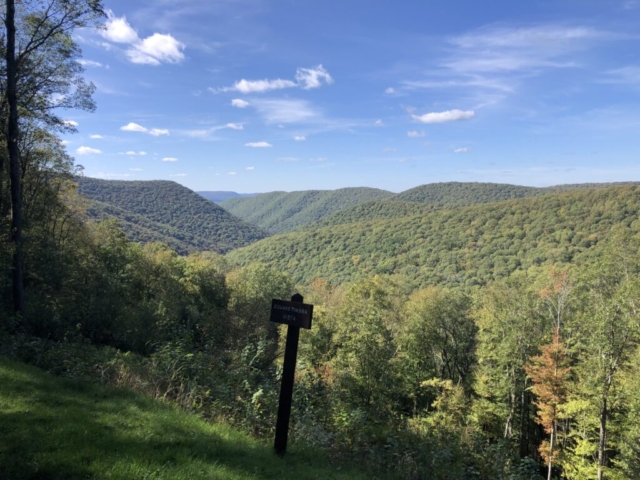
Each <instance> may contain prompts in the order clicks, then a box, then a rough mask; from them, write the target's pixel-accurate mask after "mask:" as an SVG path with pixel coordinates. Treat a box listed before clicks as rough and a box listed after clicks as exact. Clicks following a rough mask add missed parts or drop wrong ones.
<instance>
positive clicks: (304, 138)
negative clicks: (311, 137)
mask: <svg viewBox="0 0 640 480" xmlns="http://www.w3.org/2000/svg"><path fill="white" fill-rule="evenodd" d="M293 139H294V140H295V141H296V142H304V141H305V140H306V139H307V137H305V136H304V135H296V136H295V137H293Z"/></svg>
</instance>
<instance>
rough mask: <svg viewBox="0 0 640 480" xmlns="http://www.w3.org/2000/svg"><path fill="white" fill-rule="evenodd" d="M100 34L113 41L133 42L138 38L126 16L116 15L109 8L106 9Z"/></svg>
mask: <svg viewBox="0 0 640 480" xmlns="http://www.w3.org/2000/svg"><path fill="white" fill-rule="evenodd" d="M104 27H105V28H104V30H100V34H101V35H102V36H103V37H104V38H106V39H107V40H109V41H110V42H114V43H134V42H136V41H137V40H138V33H137V32H136V31H135V30H134V29H133V28H132V27H131V25H129V22H127V18H126V17H125V16H123V17H122V18H118V17H116V16H115V15H114V14H113V12H112V11H111V10H107V21H106V22H105V25H104Z"/></svg>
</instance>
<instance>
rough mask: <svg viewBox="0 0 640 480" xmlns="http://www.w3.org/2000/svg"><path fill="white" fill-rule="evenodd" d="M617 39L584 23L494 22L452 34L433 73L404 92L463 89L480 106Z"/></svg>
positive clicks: (409, 82)
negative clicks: (524, 24)
mask: <svg viewBox="0 0 640 480" xmlns="http://www.w3.org/2000/svg"><path fill="white" fill-rule="evenodd" d="M616 38H618V36H616V35H615V34H613V33H611V32H607V31H604V30H599V29H596V28H593V27H590V26H581V25H570V24H554V23H543V24H537V25H530V26H522V25H517V26H514V25H489V26H486V27H482V28H479V29H477V30H473V31H470V32H467V33H465V34H462V35H458V36H453V37H450V38H448V39H447V40H446V43H445V47H444V49H443V51H444V52H445V54H444V56H443V57H441V58H440V59H439V60H436V61H435V65H432V66H431V68H429V70H428V72H429V73H428V75H426V76H425V77H424V78H421V79H408V80H405V81H403V82H401V85H402V88H403V89H405V90H414V89H437V90H445V89H450V90H456V91H460V92H464V94H465V95H468V96H470V97H471V98H477V99H478V102H477V103H478V105H477V108H480V107H481V106H485V105H488V104H493V103H497V102H500V101H501V100H503V99H505V98H507V97H508V96H509V95H511V94H513V93H514V92H517V91H518V90H519V89H520V88H521V87H522V86H523V85H525V84H526V82H528V81H530V79H531V78H532V77H536V76H540V75H542V74H544V73H545V72H548V71H552V70H558V69H570V68H577V67H582V66H583V65H584V62H585V55H584V53H586V52H589V50H590V48H591V47H592V46H593V45H595V44H596V43H598V42H603V41H610V40H613V39H616Z"/></svg>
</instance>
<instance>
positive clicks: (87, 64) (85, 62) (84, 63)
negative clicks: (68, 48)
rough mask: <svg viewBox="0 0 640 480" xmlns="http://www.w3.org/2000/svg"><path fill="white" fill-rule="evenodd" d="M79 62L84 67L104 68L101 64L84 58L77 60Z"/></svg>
mask: <svg viewBox="0 0 640 480" xmlns="http://www.w3.org/2000/svg"><path fill="white" fill-rule="evenodd" d="M77 62H78V63H79V64H80V65H82V66H83V67H101V66H102V64H101V63H100V62H95V61H93V60H85V59H83V58H81V59H80V60H77Z"/></svg>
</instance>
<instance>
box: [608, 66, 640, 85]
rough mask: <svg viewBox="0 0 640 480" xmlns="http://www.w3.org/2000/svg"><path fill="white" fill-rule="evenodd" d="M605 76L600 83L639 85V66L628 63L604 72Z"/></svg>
mask: <svg viewBox="0 0 640 480" xmlns="http://www.w3.org/2000/svg"><path fill="white" fill-rule="evenodd" d="M606 75H607V77H605V78H604V79H602V80H600V82H601V83H619V84H626V85H640V66H637V65H629V66H626V67H622V68H617V69H615V70H609V71H608V72H606Z"/></svg>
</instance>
